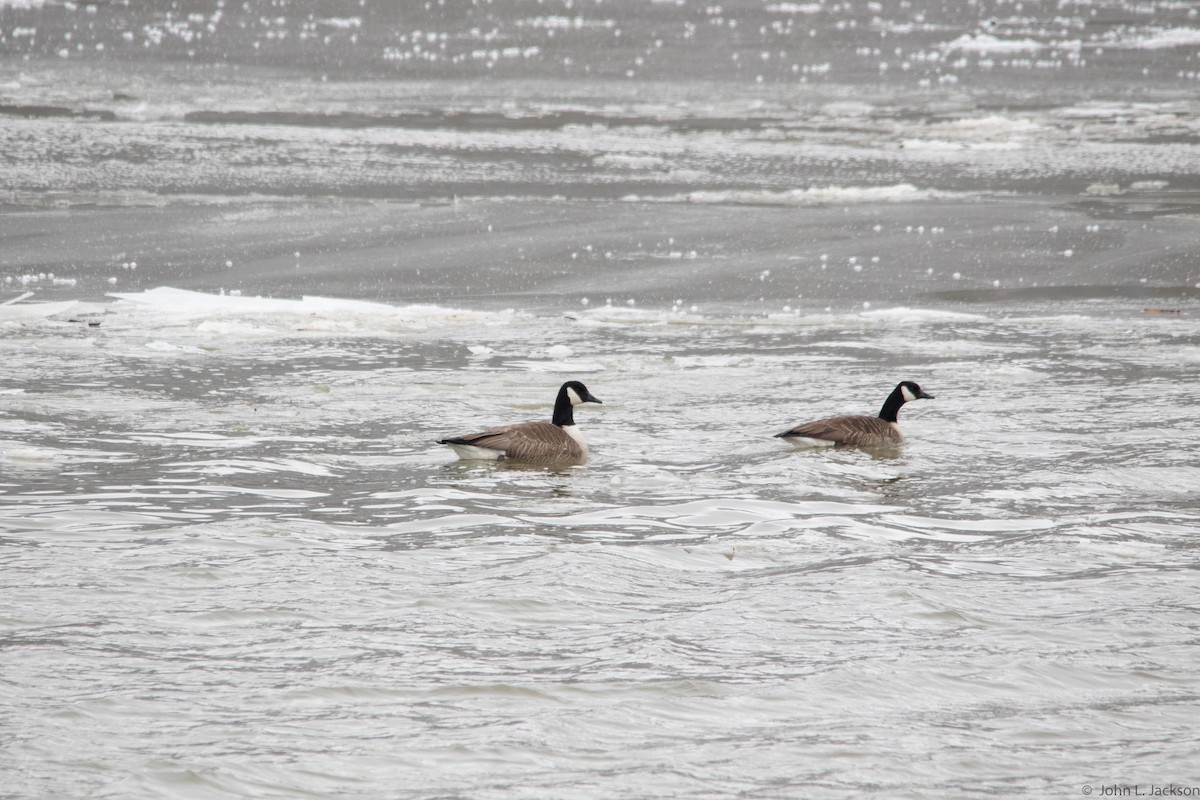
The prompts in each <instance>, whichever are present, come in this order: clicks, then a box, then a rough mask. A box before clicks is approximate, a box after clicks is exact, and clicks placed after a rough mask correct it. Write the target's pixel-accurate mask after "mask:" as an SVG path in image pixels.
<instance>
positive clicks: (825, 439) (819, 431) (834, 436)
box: [775, 381, 933, 447]
mask: <svg viewBox="0 0 1200 800" xmlns="http://www.w3.org/2000/svg"><path fill="white" fill-rule="evenodd" d="M932 399H933V395H931V394H929V393H928V392H926V391H925V390H924V389H922V388H921V387H920V386H918V385H917V384H915V383H913V382H912V381H901V382H900V383H898V384H896V388H895V389H893V390H892V393H891V394H889V395H888V398H887V400H885V401H884V402H883V408H882V409H880V411H879V416H878V417H868V416H867V415H866V414H857V415H846V416H841V417H828V418H826V419H819V420H817V421H816V422H806V423H804V424H803V425H797V426H796V427H794V428H792V429H791V430H786V431H784V432H783V433H777V434H775V436H776V437H781V438H785V439H788V440H789V441H792V442H795V443H797V444H807V445H835V444H848V445H854V446H856V447H877V446H879V445H888V444H899V443H900V442H902V441H904V437H903V436H901V435H900V427H899V426H898V425H897V424H896V415H897V414H899V413H900V406H902V405H904V404H905V403H907V402H909V401H911V400H932Z"/></svg>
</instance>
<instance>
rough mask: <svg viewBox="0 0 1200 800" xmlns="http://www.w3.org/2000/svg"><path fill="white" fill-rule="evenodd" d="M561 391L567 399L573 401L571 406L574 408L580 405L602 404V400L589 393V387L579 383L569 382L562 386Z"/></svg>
mask: <svg viewBox="0 0 1200 800" xmlns="http://www.w3.org/2000/svg"><path fill="white" fill-rule="evenodd" d="M560 391H562V392H564V393H565V394H566V395H567V399H569V400H570V401H571V405H573V406H577V405H579V404H580V403H601V401H600V398H598V397H596V396H595V395H594V394H592V393H591V392H589V391H588V389H587V387H586V386H584V385H583V384H582V383H580V382H579V381H567V382H566V383H564V384H563V385H562V389H561V390H560ZM601 405H603V403H601Z"/></svg>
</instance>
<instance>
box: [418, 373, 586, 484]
mask: <svg viewBox="0 0 1200 800" xmlns="http://www.w3.org/2000/svg"><path fill="white" fill-rule="evenodd" d="M599 402H600V400H599V399H597V398H596V396H595V395H593V394H592V393H591V392H589V391H588V390H587V387H586V386H584V385H583V384H582V383H580V382H579V381H567V382H566V383H564V384H563V385H562V388H561V389H559V390H558V399H556V400H555V401H554V417H553V418H552V419H551V421H550V422H518V423H516V424H515V425H503V426H501V427H499V428H492V429H491V430H487V431H483V432H482V433H472V434H469V435H466V436H454V437H451V438H449V439H439V440H438V444H448V445H450V447H451V448H453V449H454V452H456V453H458V457H459V458H463V459H486V460H492V461H524V462H527V463H530V464H550V463H570V464H582V463H583V462H584V461H587V456H588V448H587V442H585V441H584V440H583V436H582V435H580V433H579V429H578V428H576V427H575V415H574V411H573V409H574V407H575V406H577V405H579V404H580V403H599Z"/></svg>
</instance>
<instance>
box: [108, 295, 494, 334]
mask: <svg viewBox="0 0 1200 800" xmlns="http://www.w3.org/2000/svg"><path fill="white" fill-rule="evenodd" d="M109 296H110V297H114V298H116V299H117V300H118V302H117V303H114V304H113V305H112V307H111V309H110V310H111V311H112V312H114V313H116V312H133V313H139V312H149V313H152V314H160V315H165V316H166V317H168V318H169V320H170V324H171V325H173V326H178V324H179V323H180V321H184V322H189V321H190V322H194V323H195V324H196V325H197V328H196V330H197V332H200V333H205V334H209V335H227V336H232V337H244V336H271V335H278V334H280V333H295V332H307V333H316V334H322V333H364V332H365V333H370V332H372V331H378V330H380V329H382V330H392V329H396V328H400V329H403V330H413V329H417V330H422V329H425V328H428V327H431V326H438V325H453V324H457V323H483V324H487V323H504V322H510V321H512V319H513V318H514V317H515V316H516V314H515V312H511V311H505V312H480V311H468V310H463V309H455V308H444V307H441V306H435V305H423V304H415V305H406V306H394V305H388V304H386V303H376V302H370V301H366V300H346V299H339V298H330V297H312V296H304V297H301V298H300V299H298V300H289V299H282V298H272V297H248V296H241V295H224V294H207V293H204V292H193V291H188V290H185V289H175V288H172V287H168V286H162V287H158V288H155V289H149V290H147V291H144V292H138V293H125V292H112V293H110V294H109ZM231 320H232V321H231Z"/></svg>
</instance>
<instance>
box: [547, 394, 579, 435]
mask: <svg viewBox="0 0 1200 800" xmlns="http://www.w3.org/2000/svg"><path fill="white" fill-rule="evenodd" d="M550 421H551V422H553V423H554V424H555V425H557V426H558V427H560V428H561V427H562V426H564V425H574V424H575V411H574V409H573V407H572V406H571V398H570V396H569V395H568V394H567V389H566V387H565V386H564V387H563V388H561V389H559V390H558V399H557V400H555V401H554V417H553V419H551V420H550Z"/></svg>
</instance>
